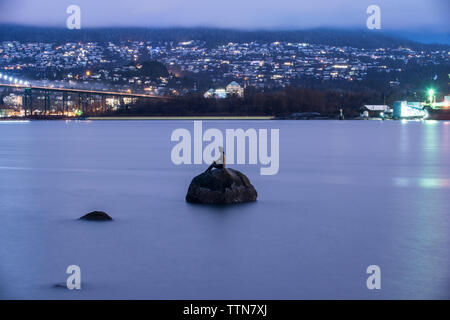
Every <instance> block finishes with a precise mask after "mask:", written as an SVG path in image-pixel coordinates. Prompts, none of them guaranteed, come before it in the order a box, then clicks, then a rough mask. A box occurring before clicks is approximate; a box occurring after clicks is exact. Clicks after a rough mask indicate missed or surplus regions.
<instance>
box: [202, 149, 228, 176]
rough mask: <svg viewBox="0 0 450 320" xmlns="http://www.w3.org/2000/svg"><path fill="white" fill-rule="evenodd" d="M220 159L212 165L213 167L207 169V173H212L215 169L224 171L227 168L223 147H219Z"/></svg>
mask: <svg viewBox="0 0 450 320" xmlns="http://www.w3.org/2000/svg"><path fill="white" fill-rule="evenodd" d="M219 153H220V155H219V159H217V160H216V161H214V162H213V163H211V165H210V166H209V167H208V169H206V171H205V172H211V170H212V169H213V168H216V169H223V168H225V152H224V151H223V147H219Z"/></svg>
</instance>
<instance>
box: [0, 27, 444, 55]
mask: <svg viewBox="0 0 450 320" xmlns="http://www.w3.org/2000/svg"><path fill="white" fill-rule="evenodd" d="M193 39H195V40H203V41H206V42H207V43H208V44H209V45H211V46H214V45H218V44H224V43H229V42H250V41H261V42H272V41H292V42H309V43H315V44H328V45H336V46H352V47H359V48H379V47H399V46H406V47H410V48H416V49H420V48H430V47H431V45H429V44H422V43H417V42H414V41H411V40H407V39H402V38H399V37H395V36H392V35H387V34H384V33H382V32H379V31H369V30H340V29H324V28H319V29H309V30H293V31H289V30H285V31H281V30H280V31H263V30H259V31H242V30H234V29H213V28H162V29H155V28H151V29H150V28H92V29H81V30H68V29H64V28H38V27H27V26H13V25H1V26H0V41H10V40H19V41H43V42H44V41H56V42H69V41H96V42H103V41H118V40H139V41H176V42H178V41H186V40H193ZM432 47H433V48H436V49H437V48H441V49H448V48H450V46H449V45H433V46H432Z"/></svg>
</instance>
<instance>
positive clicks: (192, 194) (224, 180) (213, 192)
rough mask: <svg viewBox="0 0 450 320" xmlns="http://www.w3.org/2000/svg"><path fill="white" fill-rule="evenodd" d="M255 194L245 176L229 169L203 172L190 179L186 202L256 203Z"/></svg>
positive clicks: (256, 194)
mask: <svg viewBox="0 0 450 320" xmlns="http://www.w3.org/2000/svg"><path fill="white" fill-rule="evenodd" d="M257 196H258V193H257V192H256V190H255V188H254V187H253V185H252V184H251V183H250V180H249V179H248V178H247V176H246V175H245V174H243V173H242V172H239V171H237V170H233V169H230V168H222V169H214V170H211V171H210V172H203V173H201V174H199V175H198V176H196V177H194V179H192V182H191V184H190V186H189V190H188V192H187V195H186V201H187V202H191V203H205V204H231V203H243V202H252V201H256V198H257Z"/></svg>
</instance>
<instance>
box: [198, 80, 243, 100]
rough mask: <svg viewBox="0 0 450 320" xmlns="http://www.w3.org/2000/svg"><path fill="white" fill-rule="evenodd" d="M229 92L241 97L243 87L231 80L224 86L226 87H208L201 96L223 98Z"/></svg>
mask: <svg viewBox="0 0 450 320" xmlns="http://www.w3.org/2000/svg"><path fill="white" fill-rule="evenodd" d="M230 94H235V95H237V96H238V97H241V98H242V97H243V96H244V89H243V88H242V87H241V86H240V85H239V84H238V83H237V82H235V81H232V82H230V83H229V84H228V85H227V86H226V89H215V90H214V89H209V90H208V91H206V92H205V93H204V94H203V96H204V97H205V98H216V99H224V98H226V97H228V96H229V95H230Z"/></svg>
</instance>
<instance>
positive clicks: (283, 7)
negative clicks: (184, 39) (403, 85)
mask: <svg viewBox="0 0 450 320" xmlns="http://www.w3.org/2000/svg"><path fill="white" fill-rule="evenodd" d="M71 4H76V5H79V6H80V7H81V10H82V11H81V13H82V27H99V26H143V27H167V26H188V27H189V26H212V27H226V28H246V29H257V28H258V29H261V28H264V29H281V28H310V27H320V26H326V27H359V28H364V27H365V25H366V18H367V14H366V9H367V7H368V6H369V5H371V4H376V5H379V6H380V8H381V23H382V28H383V29H385V30H394V29H397V30H398V29H400V30H409V31H413V30H420V29H422V30H423V29H424V28H426V29H427V30H431V31H433V32H449V22H448V15H449V12H450V1H449V0H308V1H305V0H222V1H217V0H162V1H160V0H120V1H118V0H0V23H16V24H28V25H39V26H61V27H64V26H65V22H66V19H67V17H68V15H67V14H66V9H67V7H68V6H69V5H71Z"/></svg>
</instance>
